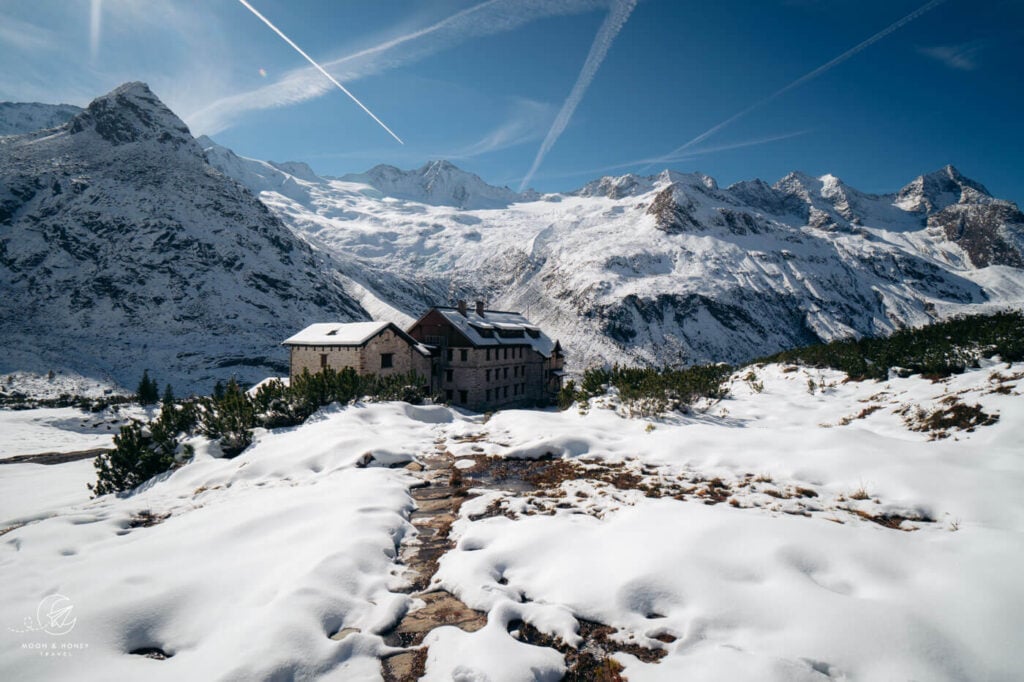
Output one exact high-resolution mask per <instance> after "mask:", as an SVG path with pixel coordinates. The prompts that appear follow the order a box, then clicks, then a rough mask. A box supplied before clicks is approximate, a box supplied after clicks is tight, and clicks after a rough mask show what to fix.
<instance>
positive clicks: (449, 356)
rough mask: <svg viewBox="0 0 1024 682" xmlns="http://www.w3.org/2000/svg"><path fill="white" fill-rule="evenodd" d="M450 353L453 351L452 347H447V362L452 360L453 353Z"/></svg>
mask: <svg viewBox="0 0 1024 682" xmlns="http://www.w3.org/2000/svg"><path fill="white" fill-rule="evenodd" d="M452 353H453V351H452V349H451V348H449V349H448V353H447V357H448V362H451V361H452V358H453V357H454V355H453V354H452Z"/></svg>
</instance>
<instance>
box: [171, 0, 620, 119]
mask: <svg viewBox="0 0 1024 682" xmlns="http://www.w3.org/2000/svg"><path fill="white" fill-rule="evenodd" d="M612 1H613V0H487V1H486V2H481V3H478V4H476V5H473V6H472V7H469V8H467V9H464V10H461V11H459V12H456V13H455V14H452V15H450V16H448V17H446V18H444V19H442V20H440V21H436V22H434V23H433V24H430V25H428V26H425V27H422V28H419V29H416V30H414V31H410V32H407V33H404V34H402V35H399V36H395V37H391V38H388V39H386V40H382V41H380V42H379V43H377V44H375V45H373V46H371V47H368V48H364V49H361V50H357V51H355V52H353V53H351V54H348V55H346V56H344V57H341V58H338V59H334V60H329V61H325V62H324V63H323V66H324V68H325V69H326V70H327V71H329V72H330V73H331V75H332V76H334V77H335V78H337V79H338V80H340V81H344V82H351V81H356V80H359V79H361V78H366V77H368V76H373V75H376V74H379V73H383V72H385V71H388V70H391V69H395V68H398V67H400V66H404V65H407V64H412V63H415V62H417V61H420V60H422V59H425V58H426V57H429V56H431V55H433V54H437V53H438V52H442V51H444V50H447V49H450V48H453V47H455V46H456V45H459V44H462V43H464V42H466V41H469V40H472V39H474V38H480V37H483V36H488V35H495V34H498V33H504V32H507V31H511V30H514V29H516V28H519V27H520V26H524V25H526V24H528V23H530V22H533V21H536V20H538V19H543V18H545V17H552V16H563V15H572V14H580V13H583V12H590V11H594V10H598V9H603V8H606V7H608V5H609V2H612ZM330 89H331V86H330V84H329V83H325V82H324V80H323V77H322V76H320V75H319V74H318V73H317V71H316V70H315V69H313V68H311V67H305V68H301V69H296V70H294V71H291V72H289V73H287V74H285V75H284V76H283V77H282V78H280V79H279V80H277V81H275V82H273V83H270V84H267V85H265V86H262V87H259V88H256V89H252V90H246V91H243V92H237V93H235V94H232V95H228V96H226V97H222V98H219V99H217V100H215V101H213V102H211V103H208V104H206V105H205V106H203V107H202V108H200V109H197V110H194V111H192V112H188V113H186V116H185V120H186V121H187V122H188V124H189V126H190V127H192V128H193V130H197V131H199V132H202V133H206V134H210V135H212V134H215V133H217V132H220V131H222V130H225V129H226V128H229V127H230V126H231V125H233V124H234V123H235V122H236V121H237V120H238V119H239V118H240V117H242V116H244V115H246V114H247V113H249V112H251V111H257V110H261V109H272V108H277V107H283V106H290V105H293V104H298V103H301V102H305V101H308V100H310V99H314V98H316V97H320V96H321V95H323V94H325V93H326V92H328V91H329V90H330Z"/></svg>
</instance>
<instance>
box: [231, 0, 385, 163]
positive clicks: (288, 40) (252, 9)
mask: <svg viewBox="0 0 1024 682" xmlns="http://www.w3.org/2000/svg"><path fill="white" fill-rule="evenodd" d="M238 1H239V2H240V3H242V4H243V5H244V6H245V8H246V9H247V10H249V11H250V12H252V13H253V14H255V15H256V17H257V18H259V20H260V21H262V22H263V23H264V24H266V25H267V26H269V27H270V30H272V31H273V32H274V33H276V34H277V35H279V36H281V38H282V39H283V40H284V41H285V42H286V43H288V44H289V45H291V46H292V48H294V49H295V51H296V52H298V53H299V54H301V55H302V56H303V57H305V58H306V61H307V62H309V63H310V64H312V65H313V66H314V67H315V68H316V70H317V71H319V72H320V73H322V74H323V75H324V77H325V78H327V80H329V81H331V82H332V83H334V84H335V85H336V86H338V89H339V90H341V91H342V92H344V93H345V94H346V95H348V96H349V97H350V98H352V101H353V102H355V103H356V104H358V105H359V108H360V109H362V110H363V111H365V112H366V113H367V114H369V115H370V118H372V119H373V120H374V121H376V122H377V123H379V124H380V127H381V128H383V129H384V130H386V131H388V134H389V135H391V137H393V138H395V139H396V140H398V143H399V144H405V143H404V142H402V138H400V137H399V136H398V135H395V131H393V130H391V128H388V127H387V126H386V125H385V124H384V121H382V120H380V119H379V118H377V117H376V116H375V115H374V113H373V112H372V111H370V110H369V109H367V108H366V105H365V104H363V103H362V102H360V101H359V99H358V98H357V97H356V96H355V95H353V94H352V93H351V92H349V91H348V90H346V89H345V86H344V85H342V84H341V83H339V82H338V81H337V80H335V79H334V76H332V75H331V74H329V73H327V71H326V70H325V69H324V67H322V66H320V65H319V64H317V63H316V62H315V61H313V58H312V57H310V56H309V55H308V54H306V53H305V52H303V51H302V48H301V47H299V46H298V45H296V44H295V43H294V42H292V39H291V38H289V37H288V36H286V35H285V34H284V33H282V32H281V29H279V28H278V27H277V26H274V25H273V24H272V23H270V19H267V18H266V17H265V16H263V15H262V14H260V13H259V11H257V9H256V8H255V7H253V6H252V5H250V4H249V3H248V2H246V0H238Z"/></svg>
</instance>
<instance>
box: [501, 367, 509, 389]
mask: <svg viewBox="0 0 1024 682" xmlns="http://www.w3.org/2000/svg"><path fill="white" fill-rule="evenodd" d="M502 374H504V378H505V379H508V367H506V368H505V371H504V372H502ZM505 392H506V393H507V392H508V386H506V387H505Z"/></svg>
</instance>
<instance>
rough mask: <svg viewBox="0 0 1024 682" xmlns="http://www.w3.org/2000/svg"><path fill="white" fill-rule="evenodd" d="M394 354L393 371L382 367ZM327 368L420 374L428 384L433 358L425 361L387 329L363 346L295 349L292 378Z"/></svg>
mask: <svg viewBox="0 0 1024 682" xmlns="http://www.w3.org/2000/svg"><path fill="white" fill-rule="evenodd" d="M387 353H390V354H391V367H381V357H382V356H383V355H384V354H387ZM324 367H330V368H331V369H334V370H342V369H344V368H346V367H351V368H353V369H354V370H356V372H358V373H359V374H379V375H381V376H389V375H392V374H406V373H409V372H416V373H417V374H419V375H420V376H421V377H423V379H424V383H428V380H429V377H430V358H429V357H424V356H423V355H422V354H421V353H419V352H418V351H416V349H415V348H413V346H411V345H410V344H409V342H408V341H406V340H405V338H403V337H401V336H399V335H398V334H396V333H395V332H394V330H392V329H389V328H385V329H384V330H383V331H381V332H380V333H379V334H377V335H376V336H374V337H373V338H372V339H370V340H369V341H367V342H366V344H365V345H363V346H292V347H291V376H293V377H294V376H297V375H299V374H302V371H303V370H304V369H305V370H309V372H310V373H316V372H319V371H320V370H321V369H322V368H324Z"/></svg>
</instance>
